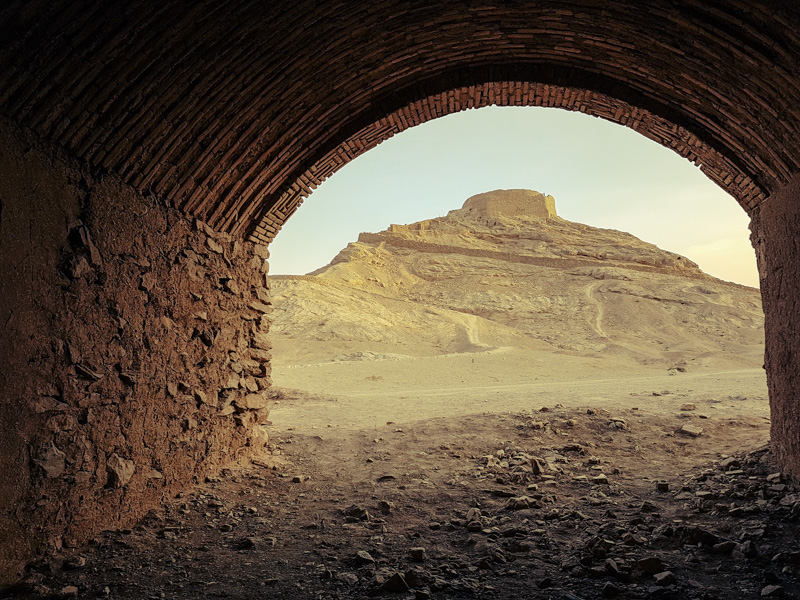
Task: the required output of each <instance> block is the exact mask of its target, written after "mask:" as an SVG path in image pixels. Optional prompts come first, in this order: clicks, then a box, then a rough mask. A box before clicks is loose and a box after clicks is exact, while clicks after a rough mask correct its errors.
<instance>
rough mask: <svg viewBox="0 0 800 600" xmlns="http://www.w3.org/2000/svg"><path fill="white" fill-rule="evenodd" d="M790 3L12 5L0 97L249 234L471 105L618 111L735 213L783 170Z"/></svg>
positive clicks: (793, 63)
mask: <svg viewBox="0 0 800 600" xmlns="http://www.w3.org/2000/svg"><path fill="white" fill-rule="evenodd" d="M793 4H794V3H790V2H780V1H772V2H768V1H765V0H761V1H756V2H751V1H744V0H727V1H726V2H723V3H714V4H713V5H711V4H710V3H708V2H705V1H701V0H674V1H672V2H661V1H658V2H656V1H654V0H653V1H646V2H634V1H633V0H610V1H605V2H597V1H596V0H572V1H566V2H565V1H560V0H559V1H554V0H551V1H547V0H539V1H536V2H505V3H501V4H497V3H495V2H490V1H489V0H472V1H470V2H467V3H465V2H462V1H456V0H445V1H443V2H437V3H432V4H426V5H420V4H419V3H413V2H408V1H398V0H384V1H380V2H372V3H353V2H335V1H324V2H279V3H272V2H270V3H263V2H239V1H233V0H229V1H222V0H221V1H220V2H216V3H214V4H213V6H207V5H203V4H198V3H195V2H191V1H189V0H172V1H170V2H162V3H152V2H146V1H144V0H134V1H132V2H128V3H126V4H125V6H124V7H123V6H117V5H116V3H113V2H110V3H96V2H88V1H83V2H81V1H78V2H66V1H63V0H62V1H52V0H50V1H47V2H45V1H43V0H40V1H39V2H24V3H23V2H12V3H11V5H10V6H8V7H7V8H6V9H4V10H3V11H2V12H1V13H0V15H2V18H1V19H0V23H5V26H4V27H3V30H2V32H1V33H2V36H0V37H1V38H2V39H3V40H5V42H4V43H3V44H2V45H0V73H3V75H2V76H0V112H2V113H3V114H5V115H6V116H8V117H10V118H12V119H13V120H15V121H17V122H18V123H20V124H23V125H25V126H27V127H29V128H31V129H33V130H34V131H35V132H37V133H38V134H39V135H40V136H42V137H44V138H47V139H48V140H50V141H53V142H56V143H58V144H59V145H62V146H63V147H65V148H67V149H68V150H70V151H71V152H72V153H73V154H75V155H76V156H78V157H80V158H82V159H86V160H88V161H89V162H90V163H91V164H92V165H95V166H96V167H98V168H101V169H104V170H107V171H111V172H114V173H116V174H119V175H121V176H122V177H123V179H124V180H125V182H126V183H128V184H130V185H132V186H133V187H135V188H137V189H139V190H147V191H153V192H156V193H157V194H159V195H160V196H163V197H167V198H169V199H170V200H172V201H173V202H174V203H175V204H176V205H177V206H178V207H180V208H182V209H183V210H184V211H185V212H188V213H190V214H193V215H196V216H199V217H201V218H203V219H205V220H206V221H208V222H209V223H210V224H211V225H212V226H214V227H215V228H217V229H218V230H221V231H227V232H230V233H236V232H250V233H254V234H255V236H256V238H260V239H262V240H264V241H266V240H269V239H270V238H271V237H272V236H273V235H274V233H275V230H276V229H278V228H279V227H280V225H281V224H282V223H283V221H284V220H285V219H286V218H287V217H288V215H290V214H291V213H292V212H293V211H294V210H295V209H296V207H297V204H298V203H299V201H300V200H301V199H302V197H303V196H305V195H306V194H307V193H308V191H309V190H310V189H311V188H313V187H314V186H315V185H317V184H318V183H319V182H320V181H321V180H323V179H324V178H325V177H327V176H328V175H330V173H332V172H333V171H335V170H336V169H337V168H339V167H340V166H341V165H342V164H344V163H346V162H347V161H348V160H350V159H352V158H353V157H355V156H357V155H358V154H360V153H362V152H364V151H365V150H367V149H369V148H371V147H373V146H374V145H375V144H377V143H379V142H380V141H381V140H383V139H386V138H387V137H389V136H391V135H393V134H394V133H397V132H398V131H402V130H403V129H405V128H407V127H410V126H413V125H415V124H418V123H421V122H423V121H426V120H428V119H430V118H434V117H436V116H440V115H443V114H447V113H450V112H454V111H457V110H462V109H464V108H466V107H479V106H486V105H490V104H500V105H533V106H556V107H561V108H565V109H568V110H579V111H582V112H587V113H589V114H594V115H597V116H601V117H603V118H606V119H609V120H612V121H615V122H618V123H621V124H623V125H626V126H629V127H633V128H634V129H636V130H638V131H640V132H641V133H642V134H644V135H646V136H648V137H650V138H652V139H654V140H656V141H658V142H659V143H661V144H664V145H665V146H667V147H670V148H673V149H675V151H676V152H678V153H679V154H681V155H682V156H685V157H686V158H688V159H689V160H692V161H695V162H697V163H698V164H701V165H702V167H703V169H704V171H705V172H706V173H707V175H708V176H709V177H710V178H711V179H713V180H714V181H716V182H717V183H719V184H720V185H722V186H723V187H724V188H726V189H727V190H728V191H730V193H731V194H732V195H733V196H734V197H735V198H737V200H739V202H740V203H741V204H742V206H743V207H744V208H745V209H747V210H750V209H752V207H754V206H755V205H756V204H758V203H759V202H760V201H761V200H763V198H764V197H765V196H767V195H769V193H771V192H772V191H774V190H775V189H777V188H778V187H780V185H781V184H784V183H786V182H787V181H788V180H789V178H790V176H791V175H792V174H793V173H795V172H797V171H798V166H799V165H798V161H800V158H798V157H800V148H798V139H800V135H798V133H800V109H798V108H797V103H796V102H795V101H794V99H795V98H796V97H797V96H798V92H799V91H800V63H799V61H798V56H799V55H800V28H798V27H797V26H796V24H797V23H798V22H800V17H799V16H798V13H797V9H796V8H792V5H793Z"/></svg>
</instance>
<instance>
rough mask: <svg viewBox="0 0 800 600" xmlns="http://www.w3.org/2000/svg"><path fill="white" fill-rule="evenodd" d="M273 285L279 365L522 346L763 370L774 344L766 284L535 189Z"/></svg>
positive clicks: (415, 227)
mask: <svg viewBox="0 0 800 600" xmlns="http://www.w3.org/2000/svg"><path fill="white" fill-rule="evenodd" d="M271 284H272V294H273V303H274V306H275V315H274V316H275V320H274V324H273V339H274V343H275V345H276V356H275V358H276V361H277V364H302V363H313V362H324V361H330V360H368V359H380V358H384V359H386V358H402V357H411V356H414V357H419V356H435V355H452V354H460V353H487V352H488V353H502V352H514V351H523V352H526V353H527V352H534V353H540V352H550V353H552V352H559V353H566V354H572V355H580V356H583V357H595V358H611V357H614V358H615V359H619V360H622V361H623V363H626V364H630V365H631V366H633V365H635V364H638V365H642V364H653V365H661V366H666V367H667V368H671V367H680V368H683V365H685V364H688V363H689V362H694V363H695V364H698V365H700V364H707V363H709V362H713V363H714V364H717V365H719V364H720V362H721V363H724V365H725V366H726V367H737V366H741V367H743V368H752V367H757V366H760V365H761V360H762V355H763V346H762V344H763V313H762V311H761V304H760V295H759V292H758V290H756V289H753V288H748V287H745V286H741V285H737V284H733V283H728V282H723V281H721V280H718V279H715V278H713V277H711V276H709V275H706V274H705V273H703V272H702V271H701V270H700V269H699V268H698V267H697V265H696V264H694V263H693V262H691V261H690V260H688V259H686V258H684V257H682V256H679V255H677V254H674V253H671V252H667V251H664V250H661V249H659V248H658V247H656V246H654V245H652V244H649V243H647V242H643V241H642V240H639V239H638V238H636V237H634V236H632V235H630V234H627V233H623V232H620V231H615V230H609V229H599V228H595V227H590V226H587V225H582V224H580V223H573V222H570V221H567V220H564V219H561V218H560V217H558V216H557V214H556V210H555V201H554V200H553V198H552V197H550V196H544V195H542V194H539V193H538V192H532V191H528V190H498V191H494V192H489V193H486V194H480V195H478V196H474V197H472V198H470V199H468V200H467V201H466V202H465V204H464V206H463V207H462V208H461V209H458V210H453V211H451V212H450V213H449V214H448V215H447V216H445V217H439V218H435V219H430V220H426V221H421V222H418V223H413V224H411V225H391V226H390V227H389V228H388V229H386V230H385V231H382V232H379V233H363V234H361V235H360V236H359V239H358V241H357V242H354V243H351V244H349V245H348V246H347V247H346V248H345V249H344V250H342V251H341V252H340V253H339V254H338V255H337V256H336V257H335V258H334V259H333V260H332V261H331V263H330V264H329V265H327V266H325V267H323V268H321V269H318V270H317V271H315V272H313V273H311V274H309V275H308V276H276V277H272V278H271ZM617 362H619V361H618V360H617ZM720 366H721V365H720Z"/></svg>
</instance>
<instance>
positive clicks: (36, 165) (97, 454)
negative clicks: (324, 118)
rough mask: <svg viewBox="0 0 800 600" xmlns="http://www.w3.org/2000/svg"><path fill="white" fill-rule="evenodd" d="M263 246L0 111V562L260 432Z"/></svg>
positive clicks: (184, 476) (123, 507)
mask: <svg viewBox="0 0 800 600" xmlns="http://www.w3.org/2000/svg"><path fill="white" fill-rule="evenodd" d="M267 257H268V253H267V250H266V248H265V247H263V246H257V245H254V244H252V243H249V242H245V241H242V240H240V239H236V238H233V237H231V236H230V235H227V234H219V233H216V232H215V231H213V230H212V229H211V228H209V227H208V226H206V225H205V224H204V223H202V222H201V221H197V220H191V219H187V218H186V217H185V216H183V215H182V214H181V213H179V212H178V211H176V210H174V209H172V208H170V207H168V206H166V205H164V204H163V203H161V202H160V201H159V199H158V198H157V197H155V196H153V195H150V196H147V197H145V196H143V195H141V194H140V193H138V192H136V191H134V190H133V189H131V188H130V187H128V186H127V185H125V184H123V183H121V182H120V180H119V179H118V178H116V177H114V176H97V175H95V174H92V173H91V172H90V171H89V170H88V169H87V168H85V167H82V166H81V165H79V164H77V163H76V162H73V161H71V160H70V159H68V158H66V157H65V156H64V155H62V154H61V153H60V152H59V151H56V150H54V149H52V148H48V147H47V146H46V145H44V144H42V143H40V142H39V141H37V139H36V138H35V137H34V136H33V135H30V134H26V133H25V132H23V131H22V130H20V129H18V128H16V127H15V126H13V125H10V124H9V123H7V122H0V327H2V338H0V423H2V430H0V572H6V573H9V572H16V571H17V570H18V569H19V567H20V565H21V564H22V562H23V561H24V560H27V559H29V558H31V557H33V556H34V555H36V554H38V553H42V552H47V551H48V550H49V549H52V548H54V547H58V546H60V545H62V544H73V543H76V542H79V541H82V540H85V539H87V538H88V537H90V536H92V535H93V534H94V533H96V532H98V531H100V530H102V529H105V528H113V527H119V526H123V525H125V524H129V523H131V522H133V520H135V519H137V518H138V517H140V516H142V515H143V514H144V513H145V512H146V511H148V510H149V509H151V508H153V507H155V506H157V505H158V504H159V502H160V501H161V500H162V499H163V498H164V497H166V496H171V495H174V494H175V493H177V491H179V490H180V489H181V488H183V487H185V486H186V485H187V484H191V483H192V482H193V481H196V480H198V479H202V478H203V477H205V476H206V475H208V474H212V473H215V472H216V471H217V470H219V468H221V466H222V465H224V464H226V463H228V462H229V461H233V460H235V459H237V458H240V457H243V456H246V455H247V454H248V452H250V451H251V450H253V449H257V448H259V447H263V446H264V445H265V443H266V442H267V433H266V430H265V429H264V428H263V427H262V426H261V423H263V422H264V421H266V417H267V414H268V400H269V399H268V393H267V390H268V388H269V385H270V344H269V340H268V339H267V333H268V331H269V324H270V317H269V313H270V310H271V307H270V300H269V293H268V285H267V280H266V274H267V270H268V266H267V265H268V263H267V260H266V259H267Z"/></svg>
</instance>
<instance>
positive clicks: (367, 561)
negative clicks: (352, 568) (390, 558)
mask: <svg viewBox="0 0 800 600" xmlns="http://www.w3.org/2000/svg"><path fill="white" fill-rule="evenodd" d="M356 562H357V563H359V564H362V565H371V564H373V563H374V562H375V559H374V558H372V555H371V554H370V553H369V552H367V551H366V550H359V551H358V552H356Z"/></svg>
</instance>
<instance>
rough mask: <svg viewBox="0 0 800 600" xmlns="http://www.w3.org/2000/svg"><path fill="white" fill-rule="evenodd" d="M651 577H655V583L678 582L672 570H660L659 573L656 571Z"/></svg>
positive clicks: (669, 583)
mask: <svg viewBox="0 0 800 600" xmlns="http://www.w3.org/2000/svg"><path fill="white" fill-rule="evenodd" d="M653 579H655V581H656V585H674V584H676V583H678V578H677V577H675V574H674V573H673V572H672V571H662V572H661V573H656V574H655V575H653Z"/></svg>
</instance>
